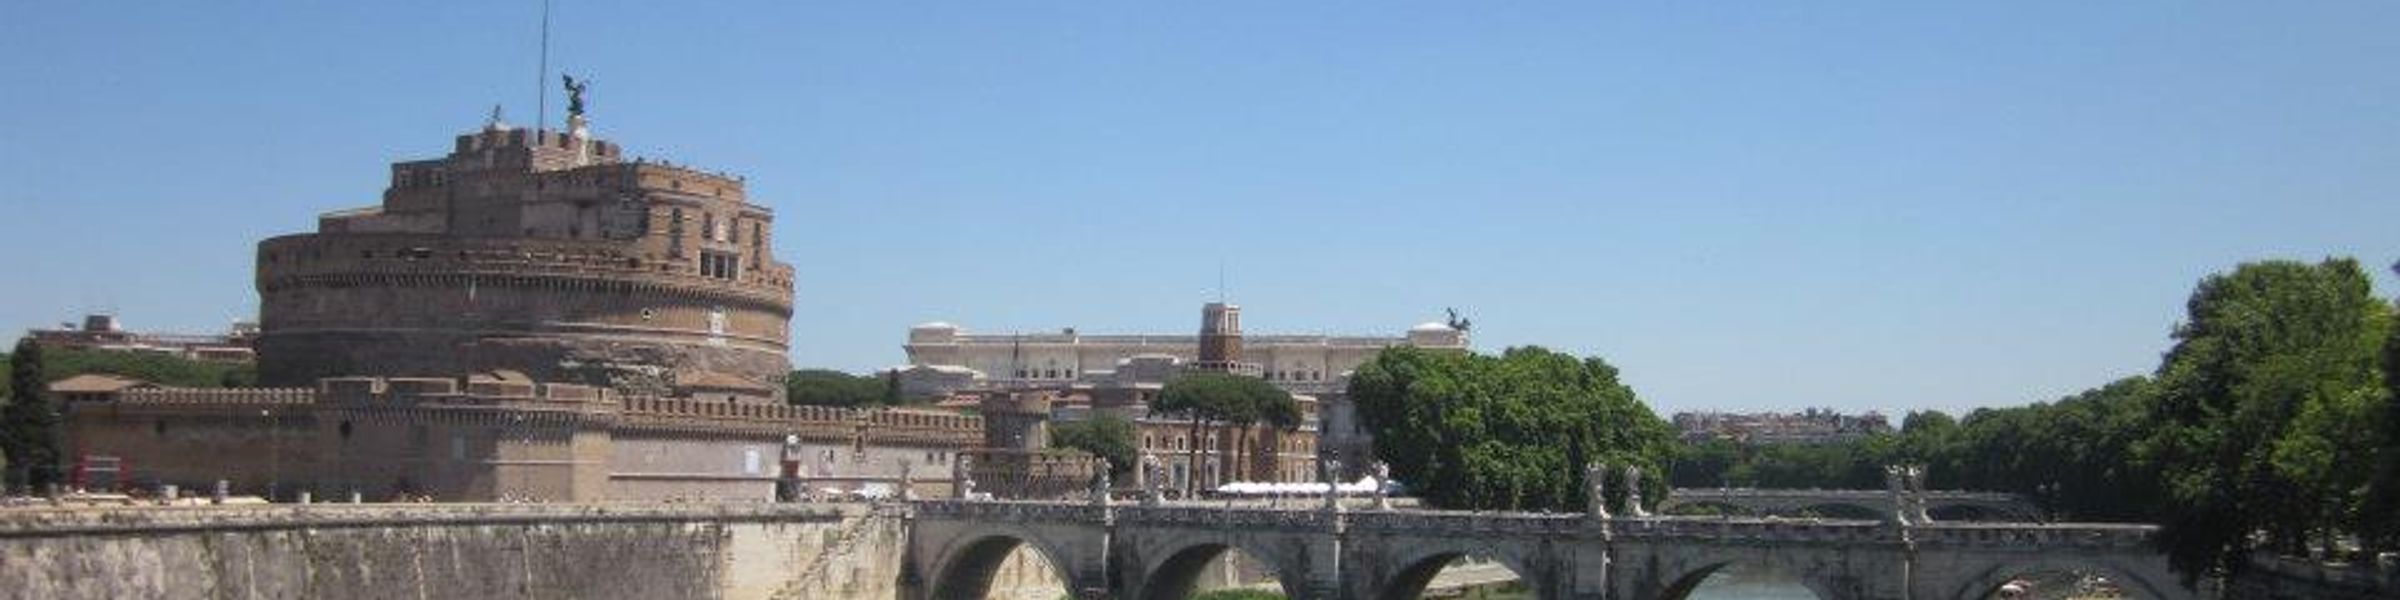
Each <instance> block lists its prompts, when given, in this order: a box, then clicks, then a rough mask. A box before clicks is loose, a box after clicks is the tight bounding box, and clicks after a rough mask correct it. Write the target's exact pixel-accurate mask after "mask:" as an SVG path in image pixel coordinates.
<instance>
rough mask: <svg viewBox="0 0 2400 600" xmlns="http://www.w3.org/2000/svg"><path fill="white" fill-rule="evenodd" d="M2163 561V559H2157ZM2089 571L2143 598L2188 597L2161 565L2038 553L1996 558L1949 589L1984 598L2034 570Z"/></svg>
mask: <svg viewBox="0 0 2400 600" xmlns="http://www.w3.org/2000/svg"><path fill="white" fill-rule="evenodd" d="M2160 562H2161V563H2162V564H2163V562H2164V561H2163V560H2162V561H2160ZM2083 571H2089V572H2092V573H2095V574H2098V575H2101V576H2103V577H2107V578H2109V580H2110V581H2113V582H2117V585H2118V587H2119V588H2120V589H2122V590H2124V591H2125V592H2126V593H2128V594H2129V595H2132V596H2133V597H2136V598H2143V599H2145V600H2169V599H2175V598H2189V597H2192V594H2191V593H2190V592H2189V591H2188V590H2186V589H2185V588H2183V587H2182V584H2181V582H2180V580H2178V579H2176V578H2175V574H2174V573H2172V572H2169V571H2167V570H2166V569H2165V568H2163V567H2158V568H2149V569H2145V568H2139V567H2129V566H2127V565H2123V564H2118V563H2117V562H2116V561H2112V560H2105V559H2094V558H2089V557H2078V556H2040V557H2026V558H2023V559H2019V560H2011V561H2004V562H1998V563H1996V564H1993V565H1991V566H1989V567H1987V568H1985V569H1983V570H1982V572H1981V573H1979V574H1977V575H1975V576H1974V577H1970V578H1968V579H1967V580H1966V582H1965V584H1964V585H1961V586H1960V587H1959V588H1958V589H1957V590H1956V591H1954V592H1952V593H1951V594H1950V596H1948V597H1949V598H1953V599H1955V600H1985V599H1987V598H1991V597H1992V596H1993V595H1994V594H1996V593H1998V592H1999V591H2000V586H2002V585H2007V584H2008V582H2009V581H2011V580H2014V579H2017V578H2019V577H2023V576H2026V575H2032V574H2036V573H2064V572H2083Z"/></svg>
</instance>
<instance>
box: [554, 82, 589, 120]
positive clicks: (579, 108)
mask: <svg viewBox="0 0 2400 600" xmlns="http://www.w3.org/2000/svg"><path fill="white" fill-rule="evenodd" d="M558 78H559V79H562V80H565V82H566V86H567V116H570V117H580V116H583V90H584V89H585V88H588V87H591V85H592V82H591V81H590V80H585V81H576V80H575V76H574V75H568V74H565V73H560V74H559V75H558Z"/></svg>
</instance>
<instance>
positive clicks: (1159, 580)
mask: <svg viewBox="0 0 2400 600" xmlns="http://www.w3.org/2000/svg"><path fill="white" fill-rule="evenodd" d="M1235 552H1239V553H1241V554H1243V555H1246V556H1249V557H1250V558H1252V559H1256V560H1257V561H1259V562H1260V563H1261V564H1265V565H1266V566H1267V568H1268V569H1269V570H1272V571H1274V572H1275V583H1276V585H1277V586H1279V587H1280V588H1281V589H1282V591H1283V595H1284V597H1287V598H1301V597H1305V596H1304V595H1303V594H1302V593H1300V592H1299V590H1298V589H1297V588H1295V587H1294V583H1295V580H1296V579H1297V578H1299V577H1300V576H1301V575H1302V574H1301V573H1297V572H1294V571H1295V569H1294V567H1293V559H1292V557H1289V556H1283V555H1281V554H1279V553H1276V552H1273V551H1272V550H1267V549H1263V548H1257V547H1254V545H1253V544H1245V543H1243V542H1241V541H1238V540H1226V539H1211V540H1195V541H1192V542H1191V543H1187V544H1183V545H1181V546H1177V547H1174V548H1172V549H1169V550H1167V551H1165V552H1161V553H1159V555H1160V558H1159V559H1158V560H1156V561H1153V564H1146V565H1141V568H1142V572H1143V576H1142V578H1141V582H1142V584H1141V586H1142V589H1141V590H1140V591H1139V592H1138V594H1137V595H1136V596H1135V598H1134V600H1182V599H1184V598H1189V597H1191V595H1192V590H1193V589H1194V588H1195V587H1197V584H1198V583H1199V577H1200V572H1201V570H1203V569H1205V568H1206V567H1207V566H1208V563H1209V562H1210V561H1213V560H1216V559H1217V558H1218V557H1221V556H1225V555H1227V554H1230V553H1235Z"/></svg>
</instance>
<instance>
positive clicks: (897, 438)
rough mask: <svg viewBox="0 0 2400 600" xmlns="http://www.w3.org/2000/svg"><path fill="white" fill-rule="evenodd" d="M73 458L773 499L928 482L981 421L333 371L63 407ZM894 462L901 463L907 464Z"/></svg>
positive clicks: (488, 488)
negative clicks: (781, 491) (272, 383)
mask: <svg viewBox="0 0 2400 600" xmlns="http://www.w3.org/2000/svg"><path fill="white" fill-rule="evenodd" d="M66 410H67V414H68V417H69V418H68V444H69V446H70V448H72V449H73V455H75V456H78V457H84V458H85V459H86V460H92V459H102V460H106V461H109V462H110V463H111V464H117V465H120V466H119V467H118V471H117V472H116V473H115V474H114V481H109V482H94V483H96V484H99V485H100V486H101V487H109V486H124V487H133V488H137V489H141V488H149V487H152V486H156V485H159V484H175V485H178V486H181V487H183V488H184V489H189V490H202V489H207V487H208V486H211V485H213V482H215V481H217V480H219V479H223V480H226V481H228V482H229V483H230V484H232V485H233V486H234V488H235V489H236V490H237V491H239V492H243V493H254V494H269V493H275V494H282V495H287V496H288V495H289V494H291V493H296V492H297V491H299V490H308V491H313V492H315V493H316V494H317V495H318V497H324V498H331V497H338V496H341V495H345V494H347V493H350V492H353V491H355V492H358V493H360V494H362V495H364V496H365V497H368V498H373V499H379V500H386V499H394V498H412V497H432V498H436V499H443V500H498V499H510V498H523V499H542V500H553V501H566V500H577V501H591V500H660V499H680V498H711V499H720V500H725V499H737V500H738V499H747V500H759V501H764V500H771V499H773V498H775V497H776V493H777V485H778V482H779V481H781V479H782V478H783V477H784V476H785V475H786V473H785V471H786V467H785V466H783V465H784V464H785V463H793V464H795V465H797V467H796V472H792V473H789V475H791V476H795V477H799V478H800V479H801V480H802V481H804V482H805V481H808V480H821V481H826V482H830V483H829V485H833V486H835V487H855V486H857V485H860V484H862V483H865V482H874V481H888V480H892V479H895V478H897V477H899V476H900V475H901V474H902V473H903V471H905V472H906V474H907V475H908V476H909V477H910V479H912V480H915V481H917V482H920V485H922V486H925V487H923V488H922V489H925V490H926V492H927V493H934V492H936V491H937V490H940V489H942V488H944V487H945V486H947V484H948V482H949V472H950V471H949V466H950V465H951V464H953V460H954V458H955V457H956V456H957V454H958V453H959V452H961V451H963V450H966V449H968V448H971V447H973V446H975V445H977V444H979V443H980V442H981V441H982V439H983V436H984V434H983V425H982V420H981V419H979V418H977V417H973V416H966V415H956V414H948V413H934V412H923V411H914V410H897V409H883V410H858V409H843V408H830V407H818V406H790V405H783V404H763V403H752V402H727V401H722V400H705V399H695V398H688V397H684V398H662V397H654V396H639V395H621V394H618V393H616V392H615V391H613V390H611V389H608V388H602V387H594V386H585V385H577V384H566V383H548V382H537V381H532V380H529V379H523V378H516V377H489V376H474V377H468V378H465V379H463V380H462V379H453V378H434V377H390V378H375V377H342V378H328V379H324V380H321V381H319V382H318V384H317V386H316V387H313V388H257V389H208V390H202V389H182V388H155V387H136V388H130V389H124V390H119V391H116V392H107V393H91V394H81V395H78V396H77V397H76V399H75V400H74V401H72V402H69V403H68V404H67V405H66ZM903 465H906V466H905V468H904V467H903Z"/></svg>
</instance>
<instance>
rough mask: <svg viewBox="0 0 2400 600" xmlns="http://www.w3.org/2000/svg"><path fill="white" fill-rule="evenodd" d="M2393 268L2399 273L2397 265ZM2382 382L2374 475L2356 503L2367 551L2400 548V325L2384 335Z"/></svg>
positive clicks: (2376, 424)
mask: <svg viewBox="0 0 2400 600" xmlns="http://www.w3.org/2000/svg"><path fill="white" fill-rule="evenodd" d="M2392 271H2393V272H2394V273H2400V264H2394V265H2392ZM2383 385H2384V393H2383V397H2382V398H2381V401H2380V403H2378V404H2379V405H2380V406H2381V408H2380V409H2379V410H2376V411H2375V413H2376V414H2375V427H2376V429H2377V430H2378V432H2379V433H2378V434H2377V435H2378V436H2380V443H2379V444H2378V448H2377V450H2376V454H2377V456H2376V459H2375V468H2374V474H2373V475H2372V476H2371V480H2370V481H2369V483H2368V487H2367V492H2366V493H2365V494H2364V496H2365V497H2364V499H2363V500H2361V502H2360V506H2359V515H2360V516H2361V519H2360V524H2359V525H2360V527H2359V533H2360V536H2359V537H2360V541H2363V542H2365V545H2366V549H2367V550H2369V551H2390V550H2395V549H2400V325H2394V326H2392V327H2391V332H2390V333H2389V334H2387V335H2385V336H2384V344H2383Z"/></svg>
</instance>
